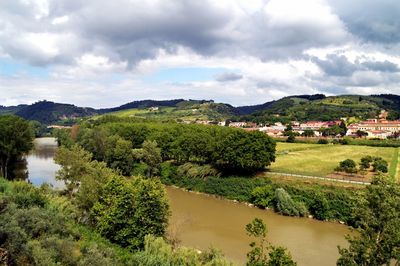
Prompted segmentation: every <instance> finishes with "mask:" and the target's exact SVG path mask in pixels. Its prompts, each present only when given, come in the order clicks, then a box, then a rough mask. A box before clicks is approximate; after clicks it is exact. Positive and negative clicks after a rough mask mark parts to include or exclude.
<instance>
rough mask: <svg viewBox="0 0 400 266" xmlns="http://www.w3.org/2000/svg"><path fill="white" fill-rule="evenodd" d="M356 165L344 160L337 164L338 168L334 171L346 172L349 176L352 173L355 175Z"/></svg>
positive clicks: (349, 160) (353, 162)
mask: <svg viewBox="0 0 400 266" xmlns="http://www.w3.org/2000/svg"><path fill="white" fill-rule="evenodd" d="M356 166H357V164H356V162H355V161H353V160H352V159H346V160H344V161H341V162H340V163H339V166H338V167H336V169H335V170H336V171H342V172H346V173H349V174H352V173H357V167H356Z"/></svg>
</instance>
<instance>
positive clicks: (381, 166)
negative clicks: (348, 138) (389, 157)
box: [372, 157, 388, 173]
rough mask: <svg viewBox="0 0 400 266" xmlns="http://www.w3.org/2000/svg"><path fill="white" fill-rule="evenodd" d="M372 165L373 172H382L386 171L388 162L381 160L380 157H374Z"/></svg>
mask: <svg viewBox="0 0 400 266" xmlns="http://www.w3.org/2000/svg"><path fill="white" fill-rule="evenodd" d="M372 167H373V169H374V172H378V171H379V172H382V173H387V172H388V162H387V161H385V160H383V159H382V158H380V157H378V158H375V159H374V162H373V163H372Z"/></svg>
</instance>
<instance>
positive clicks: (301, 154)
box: [269, 142, 399, 177]
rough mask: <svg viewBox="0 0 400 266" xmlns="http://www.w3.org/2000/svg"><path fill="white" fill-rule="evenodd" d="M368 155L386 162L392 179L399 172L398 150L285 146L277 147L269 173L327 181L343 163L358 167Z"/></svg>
mask: <svg viewBox="0 0 400 266" xmlns="http://www.w3.org/2000/svg"><path fill="white" fill-rule="evenodd" d="M366 155H371V156H377V157H382V158H383V159H384V160H386V161H387V162H388V163H389V173H390V174H391V175H392V176H394V175H395V173H396V168H397V169H399V166H398V156H399V154H398V148H386V147H369V146H356V145H332V144H326V145H325V144H303V143H284V142H278V143H277V156H276V162H275V163H272V165H271V166H270V168H269V169H270V171H271V172H278V173H288V174H301V175H311V176H321V177H326V176H327V175H329V174H332V173H333V172H334V169H335V167H336V166H338V164H339V162H340V161H343V160H345V159H353V160H354V161H355V162H357V163H359V162H360V159H361V158H362V157H363V156H366ZM398 174H399V173H398V172H397V176H398Z"/></svg>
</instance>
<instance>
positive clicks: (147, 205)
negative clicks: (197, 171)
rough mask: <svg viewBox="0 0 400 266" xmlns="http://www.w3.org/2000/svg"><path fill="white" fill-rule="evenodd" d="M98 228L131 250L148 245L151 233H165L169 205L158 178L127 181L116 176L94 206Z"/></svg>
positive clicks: (113, 240) (158, 234) (112, 239)
mask: <svg viewBox="0 0 400 266" xmlns="http://www.w3.org/2000/svg"><path fill="white" fill-rule="evenodd" d="M92 215H93V217H95V219H96V228H97V230H98V231H99V232H100V234H101V235H103V236H104V237H106V238H107V239H109V240H110V241H112V242H114V243H117V244H119V245H121V246H123V247H128V248H130V249H138V248H142V247H143V246H144V238H145V236H146V235H148V234H152V235H154V236H163V235H164V234H165V230H166V226H167V223H168V215H169V207H168V201H167V199H166V195H165V191H164V189H163V187H162V185H161V183H159V182H158V181H156V180H150V179H148V180H144V179H141V178H135V179H134V180H133V181H131V182H129V181H125V180H123V178H122V177H118V176H114V177H113V178H111V179H110V181H109V182H108V183H106V184H105V186H104V188H103V190H102V196H101V198H100V199H99V201H98V202H96V203H95V205H94V206H93V208H92Z"/></svg>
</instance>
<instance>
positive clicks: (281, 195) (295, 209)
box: [274, 188, 306, 216]
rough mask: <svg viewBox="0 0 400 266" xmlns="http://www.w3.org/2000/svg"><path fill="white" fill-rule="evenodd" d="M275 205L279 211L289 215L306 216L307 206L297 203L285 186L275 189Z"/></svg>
mask: <svg viewBox="0 0 400 266" xmlns="http://www.w3.org/2000/svg"><path fill="white" fill-rule="evenodd" d="M274 200H275V206H276V209H277V211H278V212H279V213H281V214H283V215H288V216H304V215H305V212H306V210H305V206H304V205H299V204H298V203H296V202H295V201H294V200H293V199H292V197H290V195H289V194H288V193H287V192H286V190H285V189H283V188H278V189H276V190H275V199H274Z"/></svg>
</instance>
